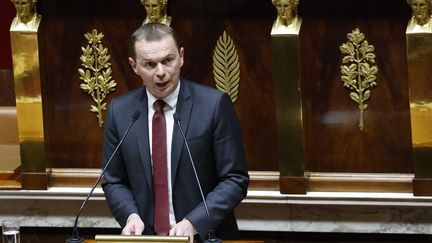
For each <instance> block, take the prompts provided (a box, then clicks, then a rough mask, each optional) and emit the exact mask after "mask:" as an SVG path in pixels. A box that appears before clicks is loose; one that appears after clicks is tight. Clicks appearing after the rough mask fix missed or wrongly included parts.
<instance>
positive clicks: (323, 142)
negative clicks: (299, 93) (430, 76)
mask: <svg viewBox="0 0 432 243" xmlns="http://www.w3.org/2000/svg"><path fill="white" fill-rule="evenodd" d="M304 2H305V3H307V4H304V5H302V13H303V18H304V22H303V29H302V36H301V37H302V47H301V48H302V58H301V59H302V75H303V94H304V97H303V98H304V99H303V101H304V108H305V116H304V117H305V138H306V170H307V171H320V172H360V173H361V172H368V173H379V172H382V173H409V172H412V164H411V133H410V121H409V101H408V83H407V69H406V48H405V28H406V24H407V21H408V19H409V17H410V9H409V6H408V5H407V4H406V2H405V1H404V0H400V1H394V0H380V1H373V0H357V1H342V0H334V1H318V0H309V1H304ZM356 27H358V28H359V29H360V31H361V32H362V33H364V34H365V37H366V39H367V40H368V41H369V43H370V44H372V45H374V46H375V52H374V53H375V54H376V65H377V66H378V69H379V73H378V75H377V84H378V85H377V87H374V88H372V90H371V98H370V99H369V100H368V101H367V104H368V105H369V107H368V109H367V110H366V112H365V117H364V122H365V128H364V130H363V132H361V131H360V130H359V128H358V118H359V110H358V108H357V104H356V103H354V102H353V101H351V100H350V98H349V91H348V89H346V88H344V87H343V85H342V81H341V78H340V66H341V58H342V54H341V53H340V51H339V46H340V45H341V44H342V43H345V42H346V41H347V37H346V34H347V33H349V32H351V31H352V30H353V29H355V28H356Z"/></svg>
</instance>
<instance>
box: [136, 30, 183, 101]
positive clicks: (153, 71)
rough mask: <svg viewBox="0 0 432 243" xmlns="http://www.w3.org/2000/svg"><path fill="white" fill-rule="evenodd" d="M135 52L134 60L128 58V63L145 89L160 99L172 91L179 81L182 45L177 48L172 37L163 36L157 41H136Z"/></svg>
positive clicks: (181, 64)
mask: <svg viewBox="0 0 432 243" xmlns="http://www.w3.org/2000/svg"><path fill="white" fill-rule="evenodd" d="M135 52H136V58H135V60H134V59H133V58H129V63H130V65H131V66H132V69H133V70H134V72H135V73H136V74H137V75H138V76H140V77H141V79H142V81H143V85H144V86H145V87H146V88H147V90H148V91H149V92H150V93H151V94H152V95H153V96H155V97H156V98H161V99H162V98H165V97H167V96H168V95H170V94H171V93H173V92H174V90H175V89H176V88H177V85H178V83H179V81H180V68H181V67H182V66H183V52H184V51H183V47H182V48H180V50H179V49H177V46H176V44H175V41H174V39H173V38H172V37H171V36H165V37H163V38H162V39H161V40H159V41H146V40H140V41H137V42H136V43H135Z"/></svg>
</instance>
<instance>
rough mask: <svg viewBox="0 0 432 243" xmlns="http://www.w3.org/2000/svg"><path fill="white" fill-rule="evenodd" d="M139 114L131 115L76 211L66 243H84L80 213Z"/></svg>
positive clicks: (136, 112) (137, 112)
mask: <svg viewBox="0 0 432 243" xmlns="http://www.w3.org/2000/svg"><path fill="white" fill-rule="evenodd" d="M140 115H141V112H139V111H135V112H134V113H133V115H132V120H131V122H130V123H129V126H128V127H127V129H126V131H125V132H124V134H123V137H122V138H121V140H120V142H119V143H118V144H117V146H116V148H115V149H114V151H113V152H112V154H111V157H110V158H109V160H108V162H107V163H106V165H105V167H104V168H103V169H102V173H101V174H100V175H99V177H98V178H97V180H96V183H95V184H94V185H93V187H92V189H91V190H90V192H89V194H88V195H87V198H86V199H85V200H84V202H83V203H82V204H81V207H80V208H79V210H78V213H77V215H76V218H75V224H74V227H73V230H72V237H71V238H69V239H68V240H67V241H66V243H84V238H82V237H80V235H79V232H78V219H79V216H80V214H81V211H82V210H83V209H84V206H85V205H86V204H87V202H88V200H89V199H90V197H91V195H92V194H93V191H94V190H95V188H96V187H97V185H98V184H99V182H100V180H101V179H102V177H103V175H104V174H105V171H106V170H107V168H108V166H109V164H110V163H111V161H112V159H113V158H114V155H115V154H116V153H117V150H118V149H119V148H120V145H122V143H123V140H124V139H125V138H126V136H127V134H128V133H129V130H130V128H131V127H132V125H133V124H134V122H135V121H136V120H138V118H139V117H140Z"/></svg>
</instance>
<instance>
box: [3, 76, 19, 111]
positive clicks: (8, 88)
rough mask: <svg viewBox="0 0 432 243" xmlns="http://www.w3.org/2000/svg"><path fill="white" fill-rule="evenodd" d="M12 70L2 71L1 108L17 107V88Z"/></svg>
mask: <svg viewBox="0 0 432 243" xmlns="http://www.w3.org/2000/svg"><path fill="white" fill-rule="evenodd" d="M14 87H15V86H14V77H13V70H12V69H0V106H15V104H16V103H15V88H14Z"/></svg>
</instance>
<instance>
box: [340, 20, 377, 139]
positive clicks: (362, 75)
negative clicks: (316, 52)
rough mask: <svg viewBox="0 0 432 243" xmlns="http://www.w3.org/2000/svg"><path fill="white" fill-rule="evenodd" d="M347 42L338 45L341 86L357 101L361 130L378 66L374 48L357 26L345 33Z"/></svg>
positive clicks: (361, 129)
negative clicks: (340, 62) (340, 63)
mask: <svg viewBox="0 0 432 243" xmlns="http://www.w3.org/2000/svg"><path fill="white" fill-rule="evenodd" d="M347 38H348V42H346V43H344V44H342V46H340V51H341V52H342V54H346V55H345V56H344V57H343V58H342V63H343V64H347V65H342V66H341V74H342V82H343V86H344V87H346V88H348V89H350V90H351V91H352V92H350V98H351V100H353V101H354V102H356V103H357V105H358V108H359V110H360V121H359V128H360V131H363V128H364V122H363V114H364V112H365V110H366V109H367V107H368V105H367V104H366V103H365V102H366V101H367V100H368V99H369V98H370V96H371V92H370V89H371V88H372V87H374V86H376V85H377V83H376V76H375V75H376V74H377V73H378V67H377V66H376V65H372V64H373V63H375V54H374V53H373V51H374V50H375V48H374V47H373V46H372V45H369V43H368V41H367V40H365V36H364V34H363V33H361V32H360V30H359V29H358V28H356V29H355V30H353V31H352V32H351V33H348V34H347Z"/></svg>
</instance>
